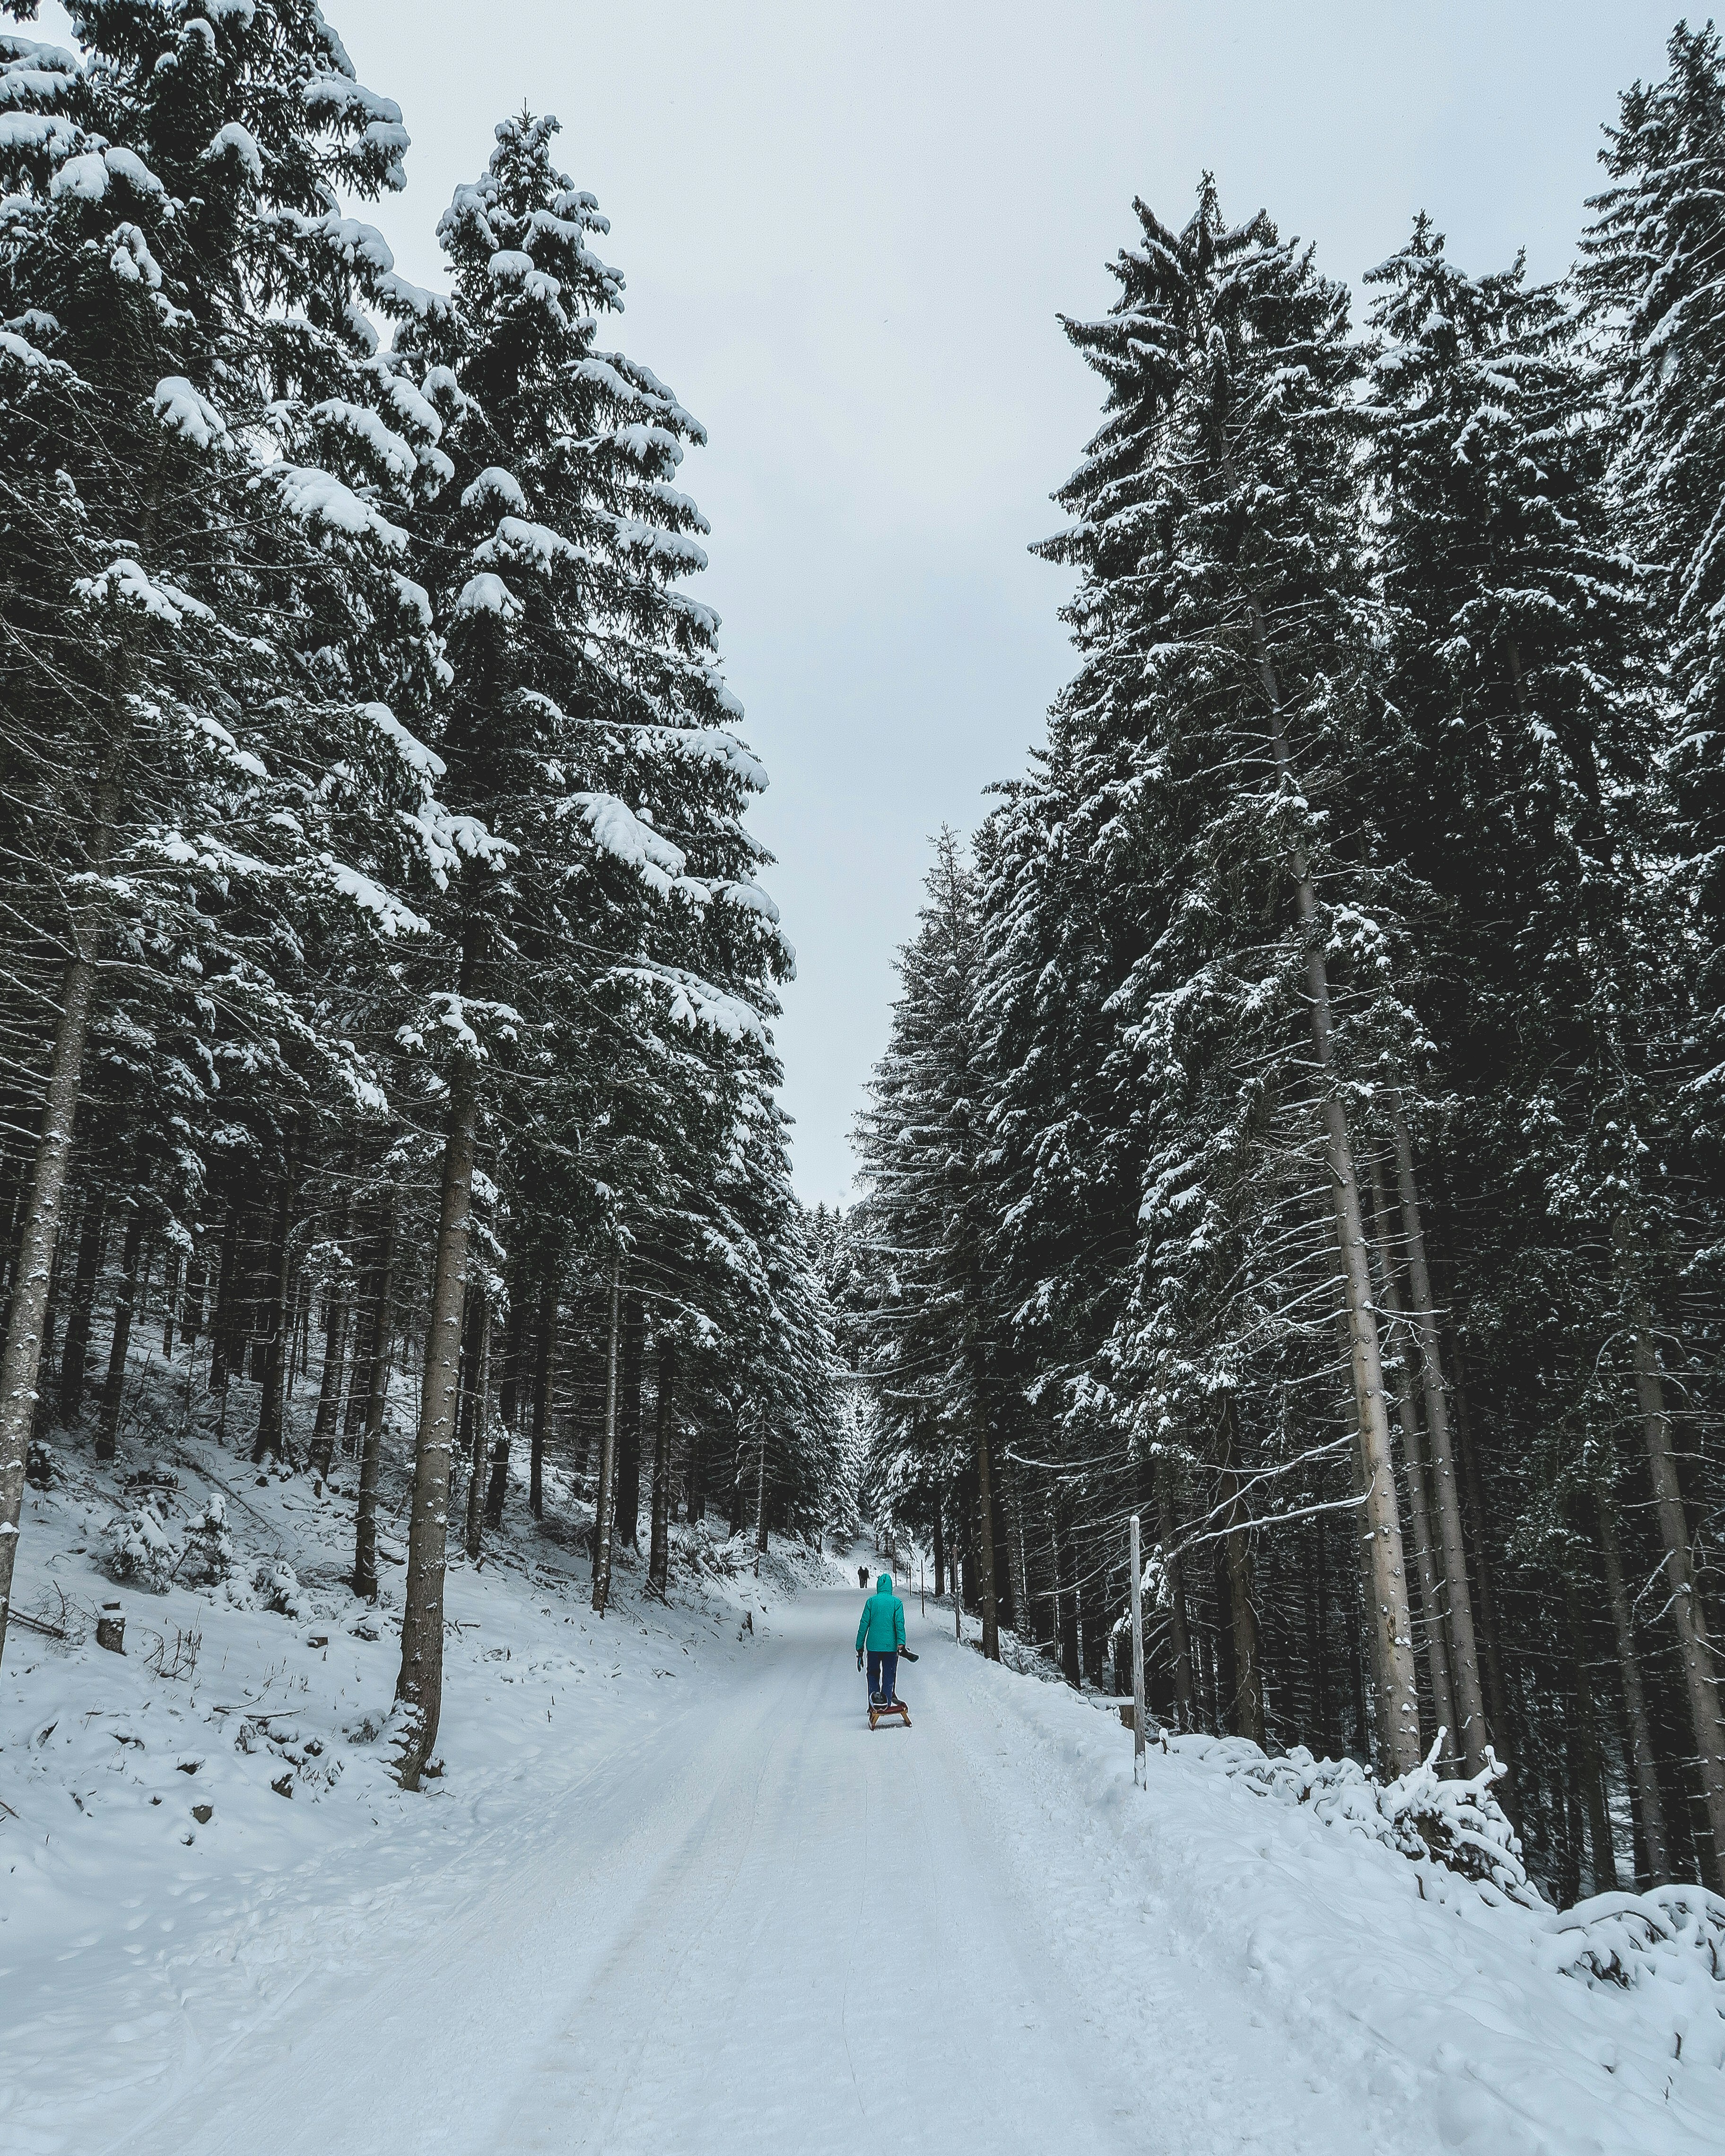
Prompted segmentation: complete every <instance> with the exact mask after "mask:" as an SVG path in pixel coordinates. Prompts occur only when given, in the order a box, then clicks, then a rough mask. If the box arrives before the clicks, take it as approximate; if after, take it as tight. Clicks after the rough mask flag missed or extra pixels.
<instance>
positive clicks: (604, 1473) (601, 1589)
mask: <svg viewBox="0 0 1725 2156" xmlns="http://www.w3.org/2000/svg"><path fill="white" fill-rule="evenodd" d="M622 1272H623V1268H622V1265H620V1263H619V1261H618V1260H616V1259H613V1260H612V1261H611V1295H610V1306H609V1311H608V1328H607V1338H608V1346H607V1347H606V1351H605V1434H604V1436H603V1439H602V1440H601V1441H600V1445H599V1488H598V1504H597V1505H596V1506H595V1507H594V1508H593V1608H594V1609H595V1610H596V1611H597V1612H598V1614H599V1615H600V1616H601V1617H603V1615H604V1614H605V1605H606V1604H607V1603H608V1601H609V1600H610V1599H611V1532H612V1528H613V1526H614V1522H615V1519H616V1510H617V1331H618V1317H619V1312H618V1303H619V1293H620V1289H621V1285H622Z"/></svg>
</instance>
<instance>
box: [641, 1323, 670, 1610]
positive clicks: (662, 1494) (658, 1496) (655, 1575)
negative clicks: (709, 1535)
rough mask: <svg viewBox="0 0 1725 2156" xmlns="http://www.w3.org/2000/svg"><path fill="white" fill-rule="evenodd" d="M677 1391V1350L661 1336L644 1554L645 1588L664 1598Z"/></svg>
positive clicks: (667, 1569) (668, 1558)
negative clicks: (649, 1514) (649, 1534)
mask: <svg viewBox="0 0 1725 2156" xmlns="http://www.w3.org/2000/svg"><path fill="white" fill-rule="evenodd" d="M676 1389H677V1351H676V1347H675V1343H674V1342H671V1341H670V1340H668V1339H665V1338H664V1337H661V1338H660V1343H659V1388H658V1392H659V1396H658V1399H656V1400H655V1403H654V1409H655V1412H654V1417H653V1538H652V1541H651V1542H650V1543H649V1545H648V1552H647V1588H648V1591H649V1594H656V1595H657V1596H658V1597H659V1599H660V1601H663V1600H664V1599H665V1589H666V1587H667V1585H668V1584H669V1582H670V1450H671V1417H672V1414H673V1412H674V1409H675V1399H676Z"/></svg>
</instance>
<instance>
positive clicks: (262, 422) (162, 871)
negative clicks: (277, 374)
mask: <svg viewBox="0 0 1725 2156" xmlns="http://www.w3.org/2000/svg"><path fill="white" fill-rule="evenodd" d="M33 12H34V11H33V8H25V7H23V6H20V5H13V6H11V7H9V8H8V13H11V14H13V16H15V17H16V16H18V15H26V16H28V14H30V13H33ZM71 12H72V16H73V21H74V27H75V28H76V29H77V31H78V33H79V35H80V38H82V39H83V40H84V41H85V49H86V50H85V54H84V55H80V54H68V53H61V52H59V51H57V50H55V49H49V48H43V47H41V46H39V45H38V44H35V43H34V42H33V41H31V40H27V39H23V38H18V37H16V36H13V35H10V34H8V38H7V42H6V45H5V49H4V53H3V55H0V64H3V65H4V67H5V69H6V72H7V78H8V92H9V96H8V130H7V134H6V138H5V141H4V143H3V144H0V162H3V168H4V180H5V185H6V198H5V206H4V212H3V223H0V285H3V313H4V317H5V319H6V320H7V321H8V324H9V327H8V331H7V332H6V341H5V346H4V354H3V366H4V370H5V372H4V379H3V382H0V391H3V393H4V394H5V396H6V398H7V401H8V411H7V413H6V415H5V417H6V423H7V434H8V444H9V446H10V447H11V449H12V450H13V455H12V456H11V457H10V458H9V459H8V485H9V487H10V489H11V494H10V500H9V504H8V506H9V509H10V511H11V515H10V516H9V517H8V521H7V525H6V531H5V538H6V542H7V544H8V551H9V552H10V554H11V557H12V558H11V560H10V561H9V562H8V576H7V580H6V582H7V593H8V598H7V604H8V612H9V613H10V617H11V626H12V632H13V633H12V634H11V636H10V638H9V639H8V651H9V654H10V656H9V659H8V674H9V679H8V691H9V693H8V738H7V744H6V752H5V753H6V757H7V762H8V770H9V771H10V772H11V773H13V774H14V775H16V776H18V778H19V779H20V782H21V783H19V785H18V787H17V788H15V789H14V788H8V818H9V822H10V828H9V829H8V833H7V834H6V837H7V850H8V855H9V856H10V859H11V860H12V862H13V865H14V869H13V873H14V875H15V876H16V879H17V882H18V886H19V888H20V890H21V891H22V892H23V895H24V897H25V901H26V902H25V904H24V906H23V910H22V916H21V917H22V918H23V919H25V920H28V921H31V922H32V924H33V933H34V936H35V938H36V941H35V946H34V949H33V952H31V956H30V959H29V964H30V966H31V967H32V968H33V970H34V972H35V973H37V975H38V977H39V978H41V979H43V980H44V982H46V981H54V982H55V985H54V988H52V990H51V992H50V993H49V994H48V995H46V996H44V998H42V1000H41V1002H40V1003H39V1004H37V1006H36V1009H37V1011H38V1012H40V1010H41V1009H44V1008H45V1009H49V1010H50V1011H52V1012H53V1013H54V1020H53V1024H52V1029H51V1037H49V1036H48V1035H44V1034H43V1033H42V1032H41V1031H40V1030H39V1020H38V1030H37V1031H36V1032H35V1034H34V1037H33V1039H31V1040H30V1041H29V1043H28V1047H27V1050H26V1052H25V1054H24V1055H23V1056H22V1057H21V1059H20V1061H21V1065H22V1067H24V1068H27V1069H28V1068H33V1072H34V1074H35V1075H34V1079H33V1085H32V1086H31V1087H29V1088H28V1089H27V1092H26V1103H25V1106H26V1112H27V1114H28V1116H29V1118H30V1119H31V1120H33V1122H34V1123H35V1130H34V1132H33V1137H34V1158H33V1167H32V1168H31V1171H30V1175H29V1182H28V1198H27V1202H26V1204H25V1205H24V1207H23V1219H22V1230H21V1232H22V1242H23V1260H22V1262H21V1264H20V1265H19V1267H18V1275H17V1278H16V1281H15V1283H14V1291H13V1295H12V1298H11V1301H10V1304H9V1307H8V1322H7V1340H6V1347H5V1358H4V1364H3V1373H0V1462H4V1463H5V1464H4V1466H0V1525H3V1527H4V1529H5V1532H4V1535H3V1537H0V1568H3V1569H0V1623H3V1604H4V1598H5V1595H6V1594H7V1592H8V1584H9V1578H10V1573H11V1565H12V1560H13V1549H14V1548H15V1527H16V1520H17V1514H18V1494H19V1491H20V1488H21V1482H22V1455H23V1435H24V1434H25V1433H26V1432H27V1430H28V1422H29V1417H30V1413H31V1406H32V1399H33V1392H34V1388H35V1380H36V1375H37V1370H38V1367H39V1358H40V1353H41V1347H42V1321H43V1316H44V1303H45V1299H46V1296H47V1294H48V1291H49V1283H50V1280H51V1276H52V1266H53V1256H54V1241H55V1238H56V1235H57V1233H58V1228H59V1214H60V1210H61V1203H62V1199H63V1196H64V1188H65V1182H66V1173H67V1168H68V1164H69V1159H70V1158H71V1153H72V1148H73V1142H74V1121H75V1118H76V1113H77V1106H78V1101H79V1097H80V1090H81V1086H82V1081H83V1074H84V1069H85V1050H86V1044H87V1041H88V1039H89V1037H90V1028H91V1024H92V1022H93V1019H95V1017H96V1015H97V1014H98V1008H99V1006H98V996H97V983H98V969H99V968H106V971H105V973H104V976H103V978H104V980H106V978H113V979H115V980H116V982H118V983H128V984H129V985H130V988H131V990H133V991H136V990H137V989H138V988H139V984H140V983H141V980H142V978H143V977H144V976H146V975H149V974H153V975H154V977H155V978H156V980H157V993H159V994H160V996H161V1000H162V1002H163V1003H165V1004H168V1005H169V1006H172V1005H174V1004H176V1003H177V1002H178V1003H179V1004H180V1005H181V1008H182V1009H183V1007H184V1004H185V1003H186V1002H188V1001H191V1000H192V999H193V998H194V997H195V998H196V1003H197V1007H198V1008H197V1012H196V1013H195V1014H194V1017H201V1018H202V1019H203V1020H204V1021H205V1022H206V1023H207V1024H208V1025H209V1026H214V1025H216V1024H218V1022H219V1021H220V1020H221V1019H222V1017H223V1014H226V1015H227V1016H228V1017H229V1018H231V1019H232V1020H233V1021H234V1023H236V1024H239V1025H240V1026H241V1027H242V1028H244V1027H247V1026H249V1025H252V1024H256V1023H257V1020H258V1018H259V1011H260V1009H263V1008H264V1007H267V1009H268V1014H269V1017H270V1021H271V1022H272V1023H280V1024H282V1025H283V1026H284V1027H285V1028H286V1029H289V1030H290V1031H293V1030H295V1028H294V1026H293V1024H292V1017H293V1014H292V1011H291V1008H290V1004H287V1003H285V1002H283V1001H282V999H281V998H278V997H276V996H275V993H274V988H273V983H271V980H270V971H269V968H268V966H267V965H265V964H261V963H260V962H259V960H260V956H261V954H262V953H263V952H264V951H265V950H266V949H267V948H268V947H270V944H271V943H272V942H275V943H277V944H278V945H279V944H280V942H282V941H283V940H284V939H282V938H280V937H277V936H276V934H275V931H274V930H272V929H271V928H270V927H269V926H268V924H269V923H270V921H272V920H277V921H280V920H284V919H285V918H291V916H293V915H294V914H295V912H296V911H298V909H299V908H300V906H302V905H303V906H311V907H312V908H314V909H316V908H320V907H326V906H330V905H331V902H332V901H339V904H340V906H341V907H343V908H347V909H349V911H352V909H354V908H355V907H357V909H358V910H359V911H360V912H362V913H365V914H368V915H369V916H370V918H371V921H372V924H373V926H374V927H376V928H377V929H378V930H381V931H382V932H385V933H391V932H395V931H398V930H399V929H401V928H403V927H409V926H411V925H413V921H414V919H415V916H413V913H412V911H411V910H410V909H409V908H408V907H407V906H404V905H403V903H402V901H400V899H399V898H398V897H397V896H394V895H393V893H392V891H390V889H389V888H388V885H386V884H385V883H383V882H382V881H381V880H378V878H377V876H376V875H373V874H372V873H369V872H368V870H369V869H370V868H371V867H372V865H373V864H372V863H371V862H367V864H366V865H364V866H356V865H355V864H354V863H353V862H352V861H351V860H347V859H345V858H343V857H342V855H340V854H338V853H337V852H336V850H335V847H336V844H338V843H340V837H339V834H341V833H342V832H343V831H344V830H345V831H346V832H347V834H348V835H350V836H351V835H352V833H353V831H354V829H355V828H356V827H363V829H364V830H365V832H366V833H367V834H368V838H369V839H376V837H377V834H379V833H380V832H388V833H389V834H393V835H392V836H391V837H390V838H389V839H386V840H385V841H384V843H383V844H382V847H381V852H382V855H384V856H386V857H392V856H393V860H394V861H395V862H396V863H397V864H399V862H400V860H401V857H402V855H403V851H404V850H405V849H404V847H403V841H402V839H401V837H400V833H401V829H402V817H403V814H405V815H406V816H407V817H408V819H410V820H411V821H412V822H413V824H414V826H415V828H416V829H417V830H418V833H419V837H418V840H417V842H416V844H417V845H418V846H423V845H424V844H428V843H429V844H433V845H434V846H436V847H440V848H443V850H445V851H447V845H446V842H445V840H444V838H443V836H442V834H441V830H440V819H439V816H438V814H437V813H436V811H435V804H434V800H433V798H432V794H431V790H430V787H429V773H428V770H427V767H426V766H425V763H424V757H423V755H422V754H421V753H420V752H418V747H417V743H416V742H414V741H413V737H412V736H411V734H410V733H409V732H408V731H407V729H406V728H405V727H403V726H402V724H401V723H400V722H399V721H397V720H396V719H395V718H394V717H393V715H391V714H389V713H388V712H384V713H383V716H382V720H380V719H379V717H378V716H377V714H378V712H379V711H382V706H373V703H372V698H371V697H370V696H367V695H366V694H365V693H364V687H365V684H364V683H363V682H362V681H361V680H356V679H355V678H353V677H352V675H349V674H347V673H346V672H344V671H343V670H342V669H341V667H340V666H339V665H337V666H335V667H333V668H332V667H331V666H330V665H327V664H326V657H327V655H328V654H332V653H335V652H336V651H337V650H338V649H339V647H338V644H337V641H336V636H337V630H338V628H339V629H341V630H345V633H346V640H347V649H348V651H349V652H350V653H352V652H355V651H357V650H358V649H361V648H362V647H363V648H365V649H367V650H368V651H369V652H370V654H372V657H371V661H370V665H372V668H374V669H375V670H377V671H378V673H379V674H380V675H381V677H382V678H383V679H385V680H388V681H390V682H391V683H392V684H393V685H398V684H408V683H413V684H417V685H419V686H420V687H421V688H422V689H423V687H424V686H425V685H429V680H430V678H431V675H432V672H433V670H434V665H435V651H434V646H433V645H432V644H431V642H430V640H429V635H428V634H427V631H428V627H429V624H426V622H425V621H424V619H423V617H422V616H421V614H420V613H418V610H417V609H416V608H414V607H413V605H412V604H411V603H410V595H406V594H404V593H403V591H402V589H401V588H400V587H399V585H398V581H397V579H398V562H399V558H400V556H401V554H402V552H403V548H404V547H405V543H406V542H405V535H404V534H403V532H402V531H400V529H399V527H398V526H393V525H392V524H390V523H389V522H388V520H387V519H386V518H384V517H382V516H381V515H380V514H379V512H378V511H377V509H376V508H375V507H374V506H372V504H370V503H369V502H368V501H367V500H364V499H362V497H361V496H360V495H357V494H355V493H354V492H353V491H352V490H350V489H349V488H347V486H346V485H343V484H342V483H341V480H339V479H338V478H337V477H336V475H334V474H332V473H331V472H329V471H327V470H323V469H322V468H321V467H319V466H316V465H309V464H305V463H299V462H295V461H292V460H288V459H276V458H274V457H273V456H272V455H271V454H270V449H269V446H268V445H269V444H270V439H271V434H272V423H271V418H272V415H271V413H270V408H269V396H270V382H269V372H270V370H269V366H268V358H267V352H266V346H267V343H268V339H267V336H265V334H264V319H265V310H266V309H267V308H268V307H269V305H270V304H271V301H272V300H273V299H274V298H275V296H277V295H279V294H280V291H281V290H283V289H284V284H285V280H286V279H287V277H288V274H289V272H290V270H291V269H293V268H294V265H295V263H296V262H297V261H298V259H299V257H298V255H297V253H296V250H297V249H298V248H299V246H300V239H301V237H302V234H301V231H300V223H299V220H300V218H301V217H302V216H303V215H304V214H305V204H306V203H308V201H311V202H313V203H316V206H317V207H318V208H320V209H321V210H322V211H323V212H325V213H328V212H329V211H330V210H331V209H332V208H333V207H334V205H335V203H336V196H337V193H338V192H339V191H347V192H358V193H365V192H367V191H373V190H375V189H376V188H377V187H379V186H381V185H384V184H388V183H391V182H393V181H395V180H396V179H398V176H399V162H400V151H401V148H402V147H403V145H404V143H405V136H403V134H402V132H401V130H400V126H399V115H398V114H396V113H394V110H393V107H387V106H386V105H384V104H383V101H382V100H376V99H372V98H371V97H370V95H369V94H368V93H367V92H365V91H363V90H361V89H360V88H359V87H358V85H357V84H356V83H355V82H354V81H353V80H352V69H351V66H350V65H349V64H347V60H346V56H345V55H344V54H342V53H341V48H340V45H339V42H338V41H336V39H335V38H334V37H333V34H332V33H331V32H330V31H329V30H328V28H327V27H326V25H325V23H324V22H323V19H322V17H321V13H320V12H319V10H318V9H317V8H316V6H313V5H311V4H310V0H286V4H284V5H282V6H280V7H277V8H274V9H272V10H270V11H269V12H268V13H264V12H263V11H256V10H252V9H237V8H221V7H217V6H211V7H208V8H205V7H200V6H197V5H193V6H187V7H183V8H180V7H176V8H166V7H136V6H119V5H103V4H97V3H96V0H90V4H87V5H81V6H78V7H75V8H74V9H73V10H72V11H71ZM44 511H47V512H48V513H46V514H44V513H43V512H44ZM314 639H315V640H314ZM357 691H358V693H356V692H357ZM218 715H219V716H218ZM384 721H387V723H385V722H384ZM49 745H51V746H49ZM59 892H64V893H66V894H68V900H67V902H66V903H65V904H64V906H61V905H60V904H59V901H57V900H56V898H55V896H54V895H55V894H56V893H59ZM296 940H297V937H296V935H295V932H294V931H293V930H292V929H291V928H290V929H289V930H288V931H287V932H286V935H285V942H286V943H288V944H292V943H294V942H295V941H296ZM56 977H57V978H56ZM192 982H195V983H196V986H195V988H188V986H187V983H192ZM162 983H169V984H171V985H169V986H167V987H166V988H163V987H162ZM188 1023H189V1022H188ZM146 1029H147V1028H146ZM194 1029H195V1026H194ZM297 1034H298V1039H299V1043H300V1047H301V1048H302V1050H304V1052H305V1055H306V1056H307V1058H308V1059H309V1060H320V1059H321V1060H324V1061H325V1062H326V1063H329V1062H336V1063H343V1062H347V1061H348V1060H350V1059H349V1058H348V1057H347V1051H346V1050H345V1049H344V1048H343V1047H342V1046H341V1045H340V1044H336V1045H333V1046H329V1045H326V1044H325V1043H323V1042H322V1041H321V1039H320V1038H319V1037H318V1035H317V1034H316V1032H315V1030H314V1029H311V1028H310V1027H305V1026H300V1027H299V1028H298V1029H297Z"/></svg>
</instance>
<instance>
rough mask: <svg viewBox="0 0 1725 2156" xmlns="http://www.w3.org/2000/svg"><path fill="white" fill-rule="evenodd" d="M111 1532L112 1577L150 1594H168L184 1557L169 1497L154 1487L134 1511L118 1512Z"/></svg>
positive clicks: (109, 1547) (110, 1523)
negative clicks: (170, 1515)
mask: <svg viewBox="0 0 1725 2156" xmlns="http://www.w3.org/2000/svg"><path fill="white" fill-rule="evenodd" d="M107 1534H108V1553H107V1565H108V1572H109V1575H110V1578H114V1579H117V1580H120V1581H121V1582H123V1583H124V1584H125V1585H126V1586H127V1587H136V1588H140V1589H142V1590H143V1591H144V1593H146V1594H167V1590H168V1586H169V1584H170V1583H171V1581H172V1578H173V1576H174V1568H175V1567H176V1565H177V1564H178V1563H179V1560H180V1547H179V1544H178V1543H177V1542H176V1541H175V1540H174V1537H173V1536H172V1533H171V1532H169V1528H168V1509H167V1497H166V1496H164V1495H163V1494H162V1492H161V1491H151V1492H150V1494H149V1495H148V1496H146V1497H145V1498H144V1499H143V1500H142V1501H141V1502H140V1503H139V1504H137V1505H136V1506H135V1507H133V1508H132V1510H131V1511H130V1512H117V1513H116V1515H115V1516H114V1517H113V1518H112V1519H111V1520H110V1522H108V1530H107Z"/></svg>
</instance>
